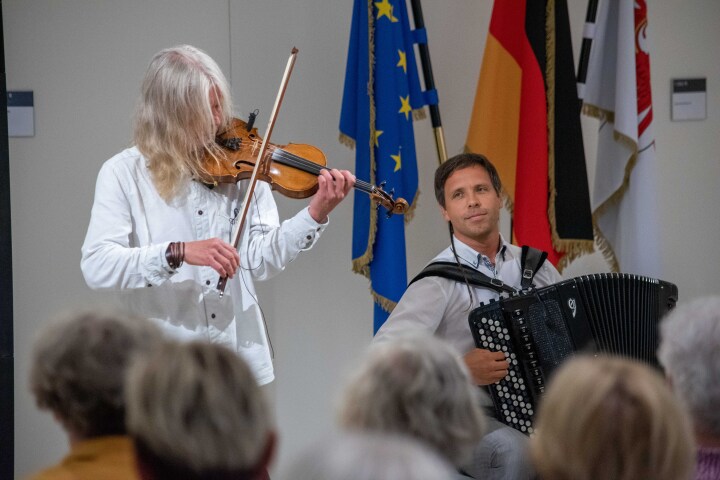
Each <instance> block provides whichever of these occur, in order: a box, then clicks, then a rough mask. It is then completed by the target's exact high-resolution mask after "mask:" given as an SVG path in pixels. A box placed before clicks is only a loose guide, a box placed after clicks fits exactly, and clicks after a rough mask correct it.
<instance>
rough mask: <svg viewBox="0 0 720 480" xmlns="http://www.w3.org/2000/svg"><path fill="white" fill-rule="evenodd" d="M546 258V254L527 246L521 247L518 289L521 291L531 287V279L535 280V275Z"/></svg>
mask: <svg viewBox="0 0 720 480" xmlns="http://www.w3.org/2000/svg"><path fill="white" fill-rule="evenodd" d="M547 256H548V254H547V252H543V251H542V250H538V249H537V248H533V247H529V246H527V245H523V246H522V256H521V257H520V271H522V279H521V280H520V287H521V288H522V289H523V290H527V289H528V288H530V287H531V286H532V281H533V278H535V274H536V273H537V272H538V270H540V267H541V266H542V264H543V263H544V262H545V259H546V258H547Z"/></svg>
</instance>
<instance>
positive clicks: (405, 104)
mask: <svg viewBox="0 0 720 480" xmlns="http://www.w3.org/2000/svg"><path fill="white" fill-rule="evenodd" d="M400 103H402V106H401V107H400V110H398V113H404V114H405V120H409V119H410V112H412V107H411V106H410V95H408V96H407V97H400Z"/></svg>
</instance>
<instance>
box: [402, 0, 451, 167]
mask: <svg viewBox="0 0 720 480" xmlns="http://www.w3.org/2000/svg"><path fill="white" fill-rule="evenodd" d="M410 4H411V6H412V12H413V20H414V22H415V30H420V29H424V28H425V20H424V19H423V12H422V6H421V5H420V0H410ZM418 51H419V52H420V64H421V65H422V71H423V81H424V82H425V90H434V89H435V78H434V77H433V71H432V63H431V62H430V49H429V48H428V45H427V42H424V43H418ZM428 107H429V108H430V122H431V123H432V128H433V133H434V134H435V146H436V147H437V154H438V162H439V163H443V162H444V161H446V160H447V158H448V155H447V148H446V146H445V134H444V133H443V127H442V122H441V121H440V108H438V106H437V105H428Z"/></svg>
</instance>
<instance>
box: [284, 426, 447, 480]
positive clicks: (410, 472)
mask: <svg viewBox="0 0 720 480" xmlns="http://www.w3.org/2000/svg"><path fill="white" fill-rule="evenodd" d="M453 475H455V472H454V471H453V469H452V467H451V466H450V465H449V464H448V463H446V462H445V461H444V460H442V459H441V458H440V456H438V454H437V453H435V452H434V451H432V450H430V449H429V448H428V447H427V446H425V445H423V444H421V443H419V442H418V441H417V440H414V439H412V438H410V437H407V436H404V435H403V436H397V435H386V434H382V433H375V432H345V433H342V434H338V435H333V436H330V437H329V438H326V439H323V440H322V441H320V442H317V443H316V444H314V445H312V446H310V447H308V448H306V449H305V450H304V451H303V453H302V454H301V455H300V457H298V459H296V460H295V461H294V462H292V463H291V464H290V466H289V467H288V469H287V472H285V473H284V474H282V475H280V478H281V479H293V480H378V479H398V480H400V479H402V480H443V479H451V478H453Z"/></svg>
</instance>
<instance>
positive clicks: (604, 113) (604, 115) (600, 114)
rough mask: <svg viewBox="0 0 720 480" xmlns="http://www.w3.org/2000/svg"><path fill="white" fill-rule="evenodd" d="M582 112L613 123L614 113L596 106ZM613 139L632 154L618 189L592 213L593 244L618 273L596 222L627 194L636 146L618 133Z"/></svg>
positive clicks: (613, 253)
mask: <svg viewBox="0 0 720 480" xmlns="http://www.w3.org/2000/svg"><path fill="white" fill-rule="evenodd" d="M582 112H583V114H585V115H588V116H590V117H594V118H597V119H598V120H600V121H605V122H608V123H613V124H614V123H615V112H613V111H610V110H605V109H602V108H600V107H598V106H597V105H592V104H584V105H583V108H582ZM613 139H614V140H615V141H616V142H619V143H624V144H625V145H626V146H628V147H629V148H630V149H631V150H632V153H631V154H630V158H629V159H628V161H627V163H626V164H625V173H624V174H623V181H622V184H620V186H619V187H618V189H617V190H615V191H614V192H613V193H612V195H610V196H609V197H608V198H607V199H606V200H605V201H604V202H603V203H601V204H600V205H598V207H597V208H596V209H595V211H594V212H593V229H594V231H595V242H596V243H597V245H598V248H599V250H600V252H601V253H602V255H603V257H604V258H605V260H606V261H607V262H608V264H610V268H611V270H612V271H613V272H619V271H620V263H619V262H618V259H617V256H616V255H615V251H614V250H613V248H612V246H611V245H610V242H609V241H608V239H607V238H606V237H605V235H604V234H603V233H602V230H601V229H600V227H599V223H598V220H599V218H600V216H602V215H603V214H604V213H605V212H606V211H607V209H608V208H609V207H611V206H612V205H616V204H617V203H619V202H620V201H621V200H622V198H623V196H625V192H627V190H628V188H629V187H630V175H631V174H632V171H633V169H634V168H635V164H636V163H637V154H638V146H637V143H636V142H635V141H634V140H633V139H631V138H630V137H628V136H627V135H623V134H622V133H620V132H618V131H614V132H613Z"/></svg>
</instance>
